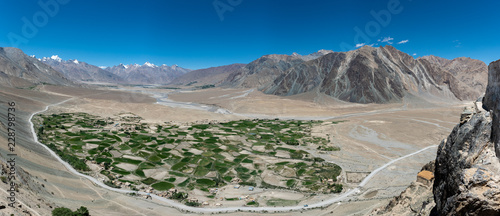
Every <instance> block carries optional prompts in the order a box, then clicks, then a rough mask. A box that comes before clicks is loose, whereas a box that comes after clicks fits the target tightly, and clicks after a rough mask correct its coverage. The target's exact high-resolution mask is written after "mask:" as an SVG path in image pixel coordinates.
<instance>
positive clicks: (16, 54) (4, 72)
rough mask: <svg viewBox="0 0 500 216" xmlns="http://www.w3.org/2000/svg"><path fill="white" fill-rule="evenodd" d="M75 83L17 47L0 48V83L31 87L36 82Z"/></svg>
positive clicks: (10, 85)
mask: <svg viewBox="0 0 500 216" xmlns="http://www.w3.org/2000/svg"><path fill="white" fill-rule="evenodd" d="M42 83H47V84H53V85H66V86H68V85H74V83H73V82H71V81H70V80H68V79H67V78H65V77H64V75H63V74H61V73H60V72H58V71H56V70H54V69H53V68H52V67H50V66H48V65H46V64H44V63H42V62H40V61H38V60H37V59H35V58H32V57H30V56H27V55H26V54H24V52H23V51H21V50H20V49H17V48H10V47H7V48H0V85H3V86H9V87H21V88H25V87H29V86H32V85H34V84H42Z"/></svg>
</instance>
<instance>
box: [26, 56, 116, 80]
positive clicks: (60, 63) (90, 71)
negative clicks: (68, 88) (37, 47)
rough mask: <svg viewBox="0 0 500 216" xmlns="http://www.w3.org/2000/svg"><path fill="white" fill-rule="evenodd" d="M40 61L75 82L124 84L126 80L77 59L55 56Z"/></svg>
mask: <svg viewBox="0 0 500 216" xmlns="http://www.w3.org/2000/svg"><path fill="white" fill-rule="evenodd" d="M32 57H34V56H32ZM34 58H35V57H34ZM38 60H40V61H42V62H43V63H45V64H47V65H49V66H51V67H52V68H54V69H55V70H56V71H59V72H61V73H62V74H64V76H66V77H67V78H68V79H70V80H73V81H77V82H82V81H87V82H111V83H124V80H123V79H122V78H121V77H119V76H117V75H115V74H112V73H110V72H109V71H105V70H103V69H102V68H99V67H97V66H94V65H90V64H87V63H85V62H81V61H78V60H76V59H73V60H67V61H65V60H63V59H62V58H60V57H59V56H58V55H53V56H51V57H44V58H41V59H38Z"/></svg>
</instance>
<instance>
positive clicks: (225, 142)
mask: <svg viewBox="0 0 500 216" xmlns="http://www.w3.org/2000/svg"><path fill="white" fill-rule="evenodd" d="M141 120H142V119H141V118H140V117H138V116H135V115H134V114H131V113H124V114H120V115H117V116H115V117H113V118H101V117H98V116H93V115H90V114H87V113H62V114H51V115H41V114H40V115H37V116H35V117H34V118H33V122H34V125H35V129H36V131H37V134H38V137H39V140H40V142H42V143H44V144H46V145H47V146H48V147H49V148H51V149H52V150H53V151H55V152H56V153H57V154H58V155H59V156H60V157H61V158H62V159H63V160H65V161H67V162H69V163H70V164H71V165H72V166H73V167H74V168H75V169H77V170H79V171H80V172H82V173H86V174H88V175H91V176H93V177H96V178H97V179H103V181H104V182H105V183H106V184H108V185H109V186H112V187H117V188H126V189H132V190H141V191H148V192H152V193H155V194H158V195H160V196H168V197H170V198H171V197H172V196H173V195H175V196H176V197H181V198H182V197H183V196H182V193H181V192H187V191H191V190H193V189H199V190H201V191H205V192H206V193H207V194H206V196H207V197H209V198H211V197H214V195H213V194H211V193H216V191H215V190H214V189H213V188H220V187H223V186H225V185H230V184H234V185H248V186H253V187H256V188H267V189H286V190H295V191H301V192H306V193H335V192H340V191H342V185H341V184H339V183H338V182H339V181H337V176H339V175H340V173H341V168H340V167H339V166H337V165H335V164H332V163H327V162H324V160H323V159H321V158H314V157H312V156H311V155H310V154H309V153H308V152H306V151H304V150H301V149H304V147H306V146H307V147H309V148H314V149H320V150H322V151H325V150H326V151H338V150H339V149H338V148H336V147H334V146H333V145H332V144H331V143H330V141H329V140H327V139H325V138H321V137H313V136H311V129H312V127H314V126H316V125H319V124H337V123H338V122H322V121H299V120H286V121H284V120H279V119H275V120H267V119H254V120H239V121H230V122H225V123H210V124H187V125H175V124H169V123H165V124H164V125H149V124H146V123H142V122H141ZM174 188H175V189H176V190H173V189H174ZM170 189H172V190H170ZM211 189H212V190H211ZM169 190H170V192H172V191H177V190H178V191H179V192H177V193H175V194H172V193H170V192H168V191H169Z"/></svg>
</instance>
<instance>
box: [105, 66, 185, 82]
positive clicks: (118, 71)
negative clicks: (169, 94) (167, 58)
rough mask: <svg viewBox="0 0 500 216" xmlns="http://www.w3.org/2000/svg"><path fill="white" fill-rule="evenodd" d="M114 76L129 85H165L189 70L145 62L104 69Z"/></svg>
mask: <svg viewBox="0 0 500 216" xmlns="http://www.w3.org/2000/svg"><path fill="white" fill-rule="evenodd" d="M105 70H106V71H109V72H111V73H113V74H115V75H118V76H120V77H122V78H123V79H124V80H125V81H126V82H128V83H130V84H167V83H169V82H171V81H172V80H174V79H175V78H177V77H179V76H182V75H184V74H185V73H187V72H190V71H191V70H190V69H186V68H182V67H179V66H178V65H173V66H168V65H166V64H163V65H161V66H158V65H155V64H152V63H150V62H146V63H144V64H143V65H139V64H130V65H124V64H119V65H117V66H113V67H108V68H106V69H105Z"/></svg>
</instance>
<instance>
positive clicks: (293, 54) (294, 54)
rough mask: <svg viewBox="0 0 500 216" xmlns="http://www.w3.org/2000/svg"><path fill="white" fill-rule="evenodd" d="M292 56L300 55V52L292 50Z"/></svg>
mask: <svg viewBox="0 0 500 216" xmlns="http://www.w3.org/2000/svg"><path fill="white" fill-rule="evenodd" d="M292 56H300V54H298V53H296V52H294V53H292Z"/></svg>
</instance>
